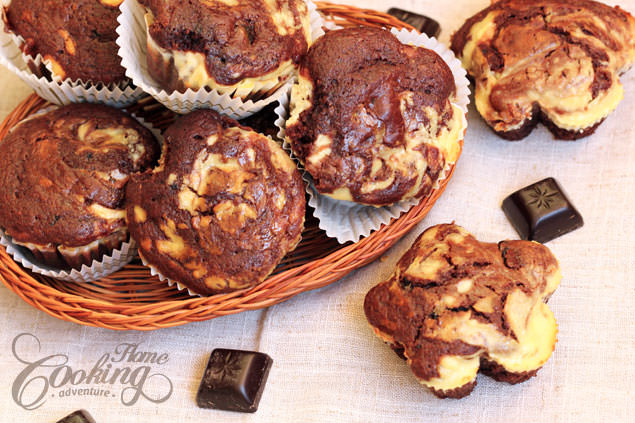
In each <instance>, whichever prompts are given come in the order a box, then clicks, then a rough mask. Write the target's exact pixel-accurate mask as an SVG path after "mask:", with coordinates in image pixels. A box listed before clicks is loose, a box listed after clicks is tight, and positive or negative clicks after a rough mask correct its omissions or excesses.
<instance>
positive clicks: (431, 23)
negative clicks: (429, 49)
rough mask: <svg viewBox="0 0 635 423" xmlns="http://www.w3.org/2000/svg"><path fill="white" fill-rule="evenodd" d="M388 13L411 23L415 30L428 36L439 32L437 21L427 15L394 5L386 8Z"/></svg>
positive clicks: (434, 35)
mask: <svg viewBox="0 0 635 423" xmlns="http://www.w3.org/2000/svg"><path fill="white" fill-rule="evenodd" d="M388 14H389V15H392V16H394V17H395V18H397V19H399V20H400V21H402V22H405V23H407V24H409V25H412V26H413V27H414V28H415V29H416V30H418V31H419V32H422V33H424V34H426V35H427V36H428V37H436V36H438V35H439V33H440V32H441V26H440V25H439V23H438V22H437V21H435V20H434V19H432V18H429V17H427V16H423V15H418V14H416V13H413V12H408V11H407V10H403V9H398V8H396V7H392V8H390V9H388Z"/></svg>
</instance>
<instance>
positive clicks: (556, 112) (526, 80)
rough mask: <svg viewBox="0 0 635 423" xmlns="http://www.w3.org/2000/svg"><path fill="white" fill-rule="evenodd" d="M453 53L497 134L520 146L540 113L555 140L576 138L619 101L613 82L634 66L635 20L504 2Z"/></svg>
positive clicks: (587, 4)
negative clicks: (472, 81)
mask: <svg viewBox="0 0 635 423" xmlns="http://www.w3.org/2000/svg"><path fill="white" fill-rule="evenodd" d="M452 50H454V52H455V53H456V54H457V56H458V57H460V58H461V59H462V61H463V65H464V67H465V68H466V69H467V70H468V72H469V74H470V75H471V76H472V77H474V80H475V82H476V94H475V101H476V107H477V109H478V111H479V112H480V113H481V115H482V116H483V118H484V119H485V120H486V121H487V123H488V124H489V125H490V126H491V127H492V128H493V129H494V130H495V131H496V132H498V133H499V134H501V135H502V136H504V137H505V138H509V139H519V138H522V137H523V136H525V135H527V133H528V132H529V131H530V130H531V128H526V126H527V125H528V122H531V121H532V120H533V119H535V118H536V117H537V115H538V113H541V114H542V116H543V117H542V120H543V121H545V122H546V123H547V124H548V126H549V127H550V129H552V132H554V134H555V135H556V136H559V137H561V138H577V136H575V135H576V134H575V133H580V134H584V129H587V128H590V127H592V126H594V125H596V124H598V123H599V122H601V121H602V119H604V118H605V117H606V116H607V115H608V114H609V113H610V112H611V111H612V110H614V109H615V108H616V107H617V104H618V103H619V101H620V100H621V99H622V97H623V89H622V85H621V84H620V81H619V79H618V76H619V74H620V73H622V72H624V71H625V70H626V69H628V68H629V67H630V66H631V64H632V63H633V62H635V19H634V18H633V17H632V16H631V15H630V14H628V13H627V12H625V11H624V10H622V9H620V8H619V7H614V8H613V7H610V6H607V5H605V4H602V3H598V2H594V1H590V0H531V1H527V0H502V1H499V2H497V3H494V4H493V5H491V6H490V7H488V8H486V9H485V10H483V11H481V12H479V13H478V14H476V15H475V16H473V17H471V18H470V19H468V20H467V21H466V22H465V24H464V25H463V26H462V27H461V28H460V29H459V30H458V31H457V32H456V33H455V34H454V36H453V37H452ZM559 129H560V130H559ZM566 131H570V132H571V134H567V133H566ZM587 132H588V131H587Z"/></svg>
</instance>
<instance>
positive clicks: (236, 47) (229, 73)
mask: <svg viewBox="0 0 635 423" xmlns="http://www.w3.org/2000/svg"><path fill="white" fill-rule="evenodd" d="M140 3H142V4H143V5H145V6H146V8H147V9H149V10H150V12H151V14H152V18H151V21H152V22H151V25H150V27H149V34H150V36H151V37H152V39H153V40H154V42H156V43H157V44H158V45H159V46H160V47H162V48H164V49H167V50H176V51H181V52H193V53H201V54H203V55H204V56H205V65H206V69H207V73H208V74H209V77H211V78H213V79H214V80H215V81H216V82H217V83H219V84H222V85H233V84H236V83H237V82H239V81H241V80H243V79H245V78H248V77H256V76H260V75H264V74H267V73H269V72H272V71H275V70H276V69H277V68H278V67H279V66H280V65H281V64H282V63H283V62H285V61H288V60H290V61H292V62H294V63H298V62H299V61H300V58H301V57H302V55H303V54H304V53H306V50H307V48H308V41H307V37H306V35H307V34H306V33H305V29H307V28H306V25H305V23H306V22H308V19H307V16H308V10H307V7H306V3H305V2H304V1H303V0H192V1H188V2H182V1H179V0H141V1H140ZM182 62H183V63H182V67H185V68H187V67H190V66H191V64H192V58H189V57H184V58H183V59H182ZM175 64H176V63H175ZM167 82H169V85H170V86H173V85H176V84H177V82H176V81H167Z"/></svg>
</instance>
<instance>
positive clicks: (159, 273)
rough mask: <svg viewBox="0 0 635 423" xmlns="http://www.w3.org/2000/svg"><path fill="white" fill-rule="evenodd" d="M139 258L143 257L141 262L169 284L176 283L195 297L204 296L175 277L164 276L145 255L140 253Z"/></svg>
mask: <svg viewBox="0 0 635 423" xmlns="http://www.w3.org/2000/svg"><path fill="white" fill-rule="evenodd" d="M139 258H140V259H141V262H142V263H143V265H144V266H146V267H147V268H148V269H150V274H151V275H152V276H156V277H158V278H159V280H160V281H162V282H166V283H167V284H168V285H169V286H174V285H176V288H177V289H178V290H179V291H187V293H188V294H190V295H191V296H193V297H202V295H201V294H197V293H196V292H193V291H192V290H190V288H188V287H187V286H185V285H183V284H182V283H181V282H177V281H175V280H173V279H170V278H168V277H165V276H163V274H162V273H161V272H159V270H158V269H157V268H156V267H154V266H153V265H151V264H150V263H148V262H147V261H146V259H145V258H144V257H143V255H141V254H139Z"/></svg>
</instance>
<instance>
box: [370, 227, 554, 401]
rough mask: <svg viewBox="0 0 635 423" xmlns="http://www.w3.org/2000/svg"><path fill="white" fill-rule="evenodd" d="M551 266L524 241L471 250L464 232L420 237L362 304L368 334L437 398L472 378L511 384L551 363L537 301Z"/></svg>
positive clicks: (463, 390)
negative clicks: (394, 353) (396, 356)
mask: <svg viewBox="0 0 635 423" xmlns="http://www.w3.org/2000/svg"><path fill="white" fill-rule="evenodd" d="M560 279H561V275H560V271H559V266H558V262H557V260H556V258H555V257H554V256H553V255H552V254H551V252H550V251H549V249H548V248H547V247H545V246H543V245H542V244H538V243H536V242H531V241H501V242H499V243H498V244H495V243H484V242H479V241H477V240H476V239H475V238H474V237H473V236H472V235H471V234H469V233H468V232H467V231H465V229H463V228H461V227H459V226H456V225H453V224H444V225H437V226H433V227H431V228H428V229H427V230H426V231H425V232H424V233H422V234H421V235H420V236H419V238H418V239H417V240H416V241H415V243H414V244H413V246H412V247H411V248H410V249H409V250H408V251H407V252H406V253H405V254H404V256H403V257H402V258H401V259H400V260H399V263H398V264H397V268H396V270H395V273H394V274H393V275H392V276H391V277H390V278H389V279H388V280H387V281H385V282H382V283H380V284H379V285H377V286H375V287H374V288H372V289H371V290H370V291H369V292H368V294H367V295H366V298H365V301H364V311H365V313H366V317H367V319H368V321H369V323H370V324H371V325H372V326H373V330H374V331H375V333H376V334H377V335H378V336H379V337H380V338H381V339H383V340H384V341H385V342H388V343H389V344H391V346H392V347H393V348H394V349H395V350H396V351H397V353H398V354H400V355H401V356H402V357H403V358H405V359H406V360H407V361H408V364H409V365H410V367H411V369H412V371H413V373H414V374H415V376H416V377H417V379H418V380H419V381H420V382H421V383H422V384H423V385H425V386H427V387H429V388H430V389H431V390H432V392H433V393H434V394H435V395H436V396H438V397H441V398H445V397H451V398H461V397H464V396H466V395H468V394H469V393H470V392H471V391H472V389H473V388H474V386H476V375H477V372H478V371H479V369H480V371H481V372H483V373H485V374H488V375H490V376H491V377H493V378H494V379H496V380H499V381H505V382H509V383H519V382H522V381H525V380H527V379H529V378H530V377H532V376H534V375H535V374H536V372H537V371H538V369H540V367H542V366H543V365H544V364H545V362H546V361H547V360H548V359H549V357H550V356H551V353H552V352H553V349H554V347H555V344H556V335H557V324H556V321H555V318H554V316H553V313H552V312H551V310H549V308H548V307H547V305H546V301H547V300H548V299H549V297H550V295H551V294H552V293H553V292H554V291H555V289H556V288H557V287H558V284H559V283H560Z"/></svg>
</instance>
